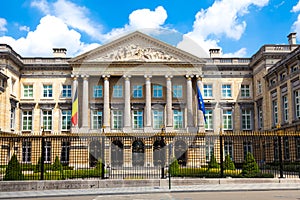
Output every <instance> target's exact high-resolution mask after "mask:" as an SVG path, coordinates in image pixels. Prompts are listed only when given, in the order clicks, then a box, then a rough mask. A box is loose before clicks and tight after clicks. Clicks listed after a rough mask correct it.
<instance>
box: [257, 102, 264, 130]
mask: <svg viewBox="0 0 300 200" xmlns="http://www.w3.org/2000/svg"><path fill="white" fill-rule="evenodd" d="M257 112H258V128H259V129H261V128H263V111H262V106H261V105H260V106H258V107H257Z"/></svg>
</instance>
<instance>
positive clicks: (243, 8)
mask: <svg viewBox="0 0 300 200" xmlns="http://www.w3.org/2000/svg"><path fill="white" fill-rule="evenodd" d="M268 2H269V0H243V1H241V0H220V1H215V3H214V4H213V5H212V6H211V7H209V8H208V9H205V10H203V9H202V10H200V11H199V12H198V13H197V14H196V16H195V21H194V25H193V30H192V31H191V32H189V33H187V34H186V36H187V37H184V38H183V41H182V42H181V43H180V44H179V45H178V47H181V48H182V47H185V48H186V46H187V45H184V44H183V43H184V42H185V40H184V39H185V38H190V39H192V40H194V41H195V42H197V43H198V44H199V45H200V46H201V47H202V48H203V49H205V50H206V52H207V53H208V50H209V48H211V47H213V48H218V45H217V44H218V42H219V41H218V40H219V39H220V38H221V37H223V36H225V37H227V38H231V39H234V40H239V39H240V38H241V36H242V34H243V33H244V31H245V29H246V22H245V21H241V17H242V16H244V15H246V14H247V13H249V7H250V6H257V7H263V6H266V5H267V4H268ZM187 47H188V46H187ZM184 50H186V51H188V49H184ZM197 53H198V52H195V53H194V54H197Z"/></svg>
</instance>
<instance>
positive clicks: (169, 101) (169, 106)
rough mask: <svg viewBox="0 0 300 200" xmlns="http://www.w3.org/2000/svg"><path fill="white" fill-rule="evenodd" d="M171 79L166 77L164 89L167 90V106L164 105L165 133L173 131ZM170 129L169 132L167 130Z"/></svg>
mask: <svg viewBox="0 0 300 200" xmlns="http://www.w3.org/2000/svg"><path fill="white" fill-rule="evenodd" d="M171 78H173V76H168V75H166V81H167V83H166V88H167V105H166V112H167V114H166V117H167V125H166V131H172V130H173V110H172V82H171ZM169 129H171V130H169Z"/></svg>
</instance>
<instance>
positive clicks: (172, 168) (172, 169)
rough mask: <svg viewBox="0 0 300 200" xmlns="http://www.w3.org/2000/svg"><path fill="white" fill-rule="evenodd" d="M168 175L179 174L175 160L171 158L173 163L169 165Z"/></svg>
mask: <svg viewBox="0 0 300 200" xmlns="http://www.w3.org/2000/svg"><path fill="white" fill-rule="evenodd" d="M169 170H170V175H171V176H177V175H178V174H179V164H178V160H177V159H176V158H173V162H172V163H171V164H170V169H169Z"/></svg>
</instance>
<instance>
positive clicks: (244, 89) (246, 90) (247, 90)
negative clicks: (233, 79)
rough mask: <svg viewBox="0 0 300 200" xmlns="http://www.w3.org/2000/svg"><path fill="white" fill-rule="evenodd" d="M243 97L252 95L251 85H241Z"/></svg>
mask: <svg viewBox="0 0 300 200" xmlns="http://www.w3.org/2000/svg"><path fill="white" fill-rule="evenodd" d="M241 97H243V98H248V97H250V85H241Z"/></svg>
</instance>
